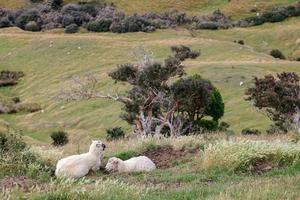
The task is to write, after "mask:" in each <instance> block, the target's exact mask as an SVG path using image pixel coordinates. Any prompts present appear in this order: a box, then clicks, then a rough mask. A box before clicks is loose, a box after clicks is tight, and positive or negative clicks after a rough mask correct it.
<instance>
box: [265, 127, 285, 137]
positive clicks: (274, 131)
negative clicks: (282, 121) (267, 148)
mask: <svg viewBox="0 0 300 200" xmlns="http://www.w3.org/2000/svg"><path fill="white" fill-rule="evenodd" d="M266 132H267V134H269V135H272V134H279V133H286V131H283V130H282V128H280V127H278V126H276V125H274V124H272V125H271V126H270V128H268V129H267V130H266Z"/></svg>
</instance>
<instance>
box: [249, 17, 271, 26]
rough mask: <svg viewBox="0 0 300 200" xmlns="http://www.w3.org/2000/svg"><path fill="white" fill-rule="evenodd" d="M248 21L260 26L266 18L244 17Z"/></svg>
mask: <svg viewBox="0 0 300 200" xmlns="http://www.w3.org/2000/svg"><path fill="white" fill-rule="evenodd" d="M244 20H245V21H246V22H247V23H250V25H252V26H258V25H261V24H263V23H265V22H266V20H265V18H263V17H260V16H254V17H248V18H246V19H244Z"/></svg>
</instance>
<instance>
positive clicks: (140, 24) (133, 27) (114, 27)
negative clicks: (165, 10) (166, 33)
mask: <svg viewBox="0 0 300 200" xmlns="http://www.w3.org/2000/svg"><path fill="white" fill-rule="evenodd" d="M110 30H111V31H112V32H114V33H127V32H138V31H142V32H151V31H154V30H155V27H154V26H153V25H152V24H151V22H150V21H147V20H146V19H145V18H143V17H141V16H138V15H133V16H130V17H127V18H125V19H124V20H121V21H115V22H113V23H112V24H111V27H110Z"/></svg>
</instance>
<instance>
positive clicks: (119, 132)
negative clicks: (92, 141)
mask: <svg viewBox="0 0 300 200" xmlns="http://www.w3.org/2000/svg"><path fill="white" fill-rule="evenodd" d="M124 137H125V132H124V131H123V129H122V128H121V127H115V128H110V129H107V130H106V139H107V140H109V141H111V140H118V139H122V138H124Z"/></svg>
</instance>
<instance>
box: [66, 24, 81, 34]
mask: <svg viewBox="0 0 300 200" xmlns="http://www.w3.org/2000/svg"><path fill="white" fill-rule="evenodd" d="M78 31H79V27H78V26H77V24H70V25H68V26H67V27H66V28H65V33H77V32H78Z"/></svg>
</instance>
